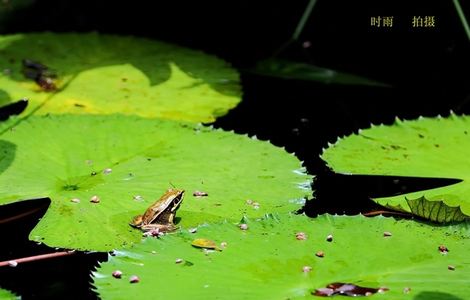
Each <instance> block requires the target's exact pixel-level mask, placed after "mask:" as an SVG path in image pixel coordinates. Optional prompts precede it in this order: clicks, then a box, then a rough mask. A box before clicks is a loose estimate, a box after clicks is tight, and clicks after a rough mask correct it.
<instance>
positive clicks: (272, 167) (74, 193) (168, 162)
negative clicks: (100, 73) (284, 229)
mask: <svg viewBox="0 0 470 300" xmlns="http://www.w3.org/2000/svg"><path fill="white" fill-rule="evenodd" d="M17 121H18V120H17V119H11V120H10V121H8V122H6V123H2V124H1V125H2V126H3V128H4V132H3V134H2V135H1V136H0V139H1V140H2V141H3V145H2V151H0V167H1V168H2V169H1V170H0V171H3V173H0V187H1V189H0V203H1V204H6V203H11V202H16V201H18V200H24V199H34V198H44V197H50V198H51V200H52V202H51V205H50V207H49V209H48V211H47V212H46V214H45V215H44V217H43V218H42V219H41V221H40V222H39V224H38V225H37V227H36V228H34V230H33V231H32V232H31V234H30V239H32V240H35V241H43V242H45V243H46V244H47V245H49V246H56V247H65V248H77V249H93V250H104V251H105V250H110V249H113V248H116V247H123V246H126V245H129V244H130V243H132V242H136V241H139V240H140V238H141V236H142V233H141V232H140V231H139V230H137V229H133V228H131V227H130V226H129V222H130V221H131V219H132V218H133V217H134V216H135V215H139V214H142V213H143V212H144V211H145V210H146V209H147V207H149V206H150V205H151V204H152V203H153V202H154V201H155V200H156V199H158V198H159V197H160V196H161V195H162V194H163V193H164V192H165V191H166V190H167V189H168V188H170V187H171V185H174V186H175V187H177V188H180V189H184V190H186V196H185V199H184V201H183V203H182V205H181V207H180V209H179V210H178V214H177V218H178V219H177V221H178V220H179V221H180V222H179V224H178V225H180V226H195V225H197V224H201V223H205V222H212V221H217V220H224V219H229V220H233V219H234V218H235V219H237V218H239V217H240V216H241V215H242V214H246V215H248V216H262V215H263V214H264V213H266V212H271V211H279V212H281V211H283V212H285V211H292V210H296V209H299V208H300V207H301V204H303V202H304V199H303V198H304V197H306V196H308V195H311V189H310V185H309V184H310V182H311V179H312V177H311V176H308V175H306V174H305V173H304V171H303V169H301V167H300V162H299V161H298V160H297V158H296V157H295V156H294V155H292V154H288V153H286V152H285V151H284V150H283V149H280V148H277V147H274V146H273V145H272V144H270V143H269V142H264V141H258V140H256V139H253V138H248V137H247V136H241V135H236V134H234V133H230V132H224V131H222V130H214V129H211V128H208V127H204V126H201V125H195V124H191V123H186V124H181V123H177V122H173V121H161V120H149V119H144V118H139V117H133V116H122V115H115V116H79V115H63V116H61V115H56V116H44V117H39V116H36V117H34V116H33V117H30V118H28V119H26V120H23V121H22V122H20V123H19V124H18V125H16V126H13V125H15V124H16V122H17ZM8 126H10V127H11V126H13V127H12V128H11V129H8V128H9V127H8ZM5 128H6V129H5ZM107 169H111V170H107ZM196 190H199V191H204V192H207V193H208V196H207V197H200V198H198V197H194V196H193V195H192V194H193V192H194V191H196ZM94 195H97V196H98V197H99V198H100V202H99V203H91V202H90V199H91V197H93V196H94ZM137 196H139V197H137ZM74 198H78V199H80V203H74V202H72V201H71V199H74ZM142 198H143V199H144V200H141V199H142ZM249 199H250V200H252V201H255V202H258V203H259V205H248V204H247V203H246V202H247V200H249Z"/></svg>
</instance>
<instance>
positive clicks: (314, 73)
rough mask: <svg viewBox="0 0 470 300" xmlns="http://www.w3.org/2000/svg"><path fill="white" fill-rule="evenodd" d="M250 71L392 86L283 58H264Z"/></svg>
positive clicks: (348, 83) (328, 82) (334, 82)
mask: <svg viewBox="0 0 470 300" xmlns="http://www.w3.org/2000/svg"><path fill="white" fill-rule="evenodd" d="M250 71H251V72H253V73H255V74H259V75H265V76H272V77H278V78H283V79H296V80H307V81H315V82H321V83H324V84H340V85H366V86H377V87H390V85H389V84H385V83H382V82H378V81H375V80H372V79H368V78H365V77H361V76H358V75H353V74H349V73H345V72H339V71H336V70H332V69H328V68H323V67H319V66H315V65H312V64H307V63H301V62H295V61H289V60H282V59H267V60H263V61H261V62H259V63H258V64H257V65H256V66H255V67H254V68H253V69H251V70H250Z"/></svg>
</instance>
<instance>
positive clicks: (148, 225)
mask: <svg viewBox="0 0 470 300" xmlns="http://www.w3.org/2000/svg"><path fill="white" fill-rule="evenodd" d="M183 198H184V190H180V189H176V188H170V189H168V190H167V191H166V192H165V194H163V195H162V196H161V197H160V199H158V200H157V201H156V202H155V203H153V204H152V205H150V207H149V208H147V210H146V211H145V212H144V214H143V215H137V216H135V217H134V218H133V219H132V222H131V223H130V224H129V225H131V226H132V227H134V228H139V229H141V230H142V231H144V232H149V231H155V230H156V231H158V232H159V233H167V232H172V231H175V230H177V229H178V227H177V226H176V225H175V223H174V221H175V216H176V211H177V210H178V208H179V207H180V206H181V203H182V202H183Z"/></svg>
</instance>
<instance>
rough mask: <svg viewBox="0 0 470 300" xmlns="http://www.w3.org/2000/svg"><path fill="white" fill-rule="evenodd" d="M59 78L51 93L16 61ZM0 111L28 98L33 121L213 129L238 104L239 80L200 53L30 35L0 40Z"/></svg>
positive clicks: (124, 41) (144, 42) (147, 43)
mask: <svg viewBox="0 0 470 300" xmlns="http://www.w3.org/2000/svg"><path fill="white" fill-rule="evenodd" d="M23 59H30V60H34V61H38V62H40V63H42V64H44V65H46V66H47V67H49V68H50V69H52V70H55V71H56V73H57V75H58V80H57V86H58V90H57V91H56V92H46V91H42V90H41V88H40V87H39V86H38V85H37V84H36V83H35V82H34V81H33V80H30V79H27V78H25V76H24V75H23V74H22V71H21V70H22V63H21V62H22V60H23ZM0 66H1V68H2V70H3V72H1V73H0V87H1V89H0V105H1V104H5V103H8V102H10V101H16V100H18V99H20V98H25V97H26V98H29V99H30V105H29V108H28V110H27V112H26V114H28V113H32V112H35V113H37V114H47V113H57V114H61V113H74V114H75V113H76V114H89V113H92V114H111V113H122V114H136V115H140V116H143V117H161V118H169V119H177V120H187V121H196V122H212V121H214V120H215V118H216V117H217V116H220V115H224V114H225V113H226V112H227V111H228V110H229V109H231V108H233V107H234V106H236V105H237V104H238V102H239V101H240V99H241V92H240V86H239V76H238V73H237V72H236V71H235V70H234V69H232V68H231V67H230V66H229V65H228V64H227V63H226V62H224V61H222V60H221V59H217V58H215V57H213V56H210V55H206V54H203V53H202V52H199V51H195V50H190V49H185V48H182V47H178V46H175V45H171V44H167V43H163V42H157V41H152V40H148V39H142V38H135V37H122V36H111V35H101V34H97V33H89V34H71V33H70V34H54V33H35V34H17V35H6V36H1V37H0Z"/></svg>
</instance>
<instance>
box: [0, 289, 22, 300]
mask: <svg viewBox="0 0 470 300" xmlns="http://www.w3.org/2000/svg"><path fill="white" fill-rule="evenodd" d="M0 299H2V300H6V299H21V297H19V296H16V295H15V294H14V293H12V292H11V291H9V290H5V289H1V288H0Z"/></svg>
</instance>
